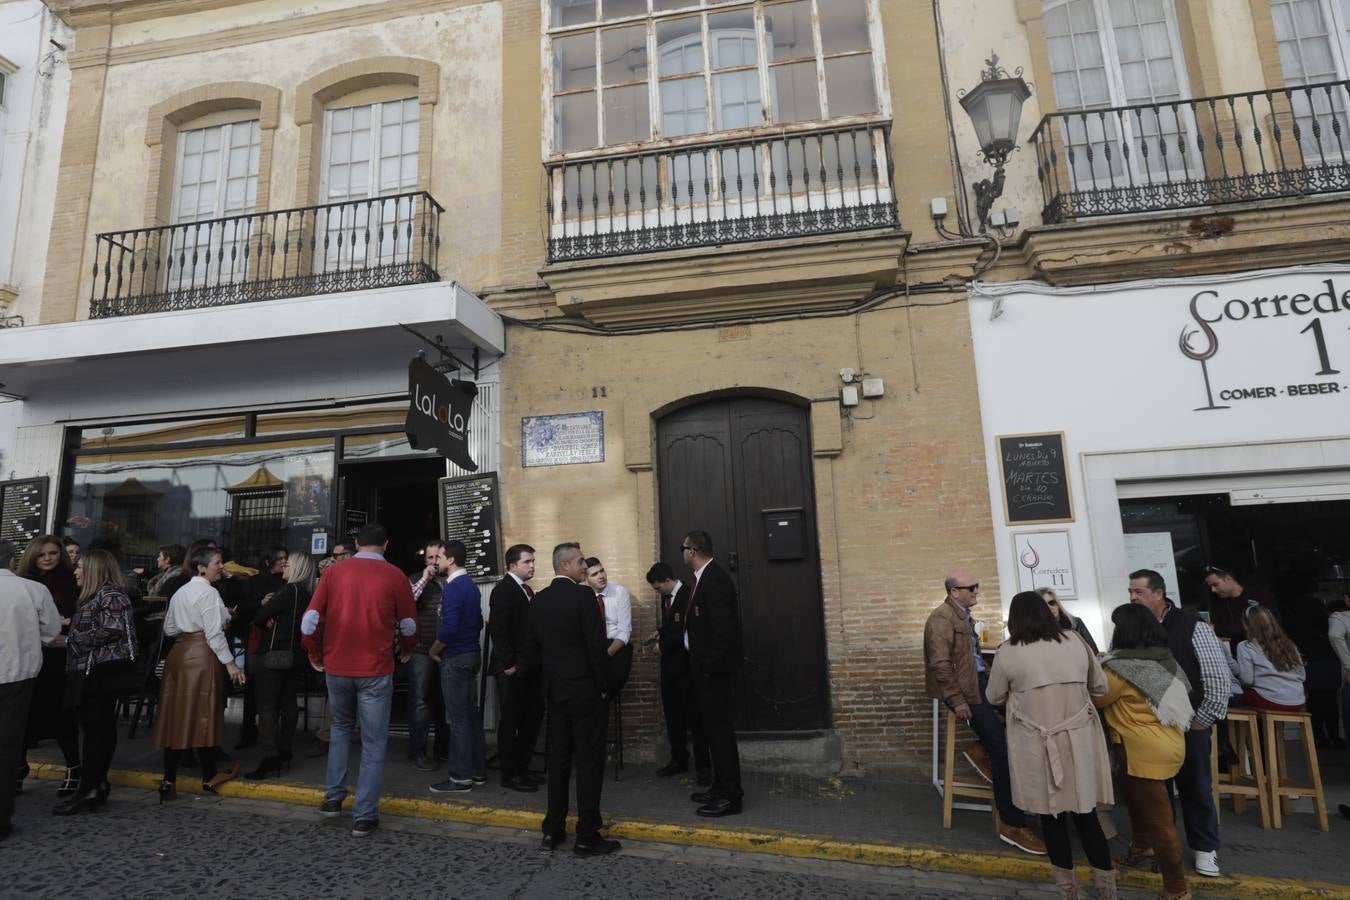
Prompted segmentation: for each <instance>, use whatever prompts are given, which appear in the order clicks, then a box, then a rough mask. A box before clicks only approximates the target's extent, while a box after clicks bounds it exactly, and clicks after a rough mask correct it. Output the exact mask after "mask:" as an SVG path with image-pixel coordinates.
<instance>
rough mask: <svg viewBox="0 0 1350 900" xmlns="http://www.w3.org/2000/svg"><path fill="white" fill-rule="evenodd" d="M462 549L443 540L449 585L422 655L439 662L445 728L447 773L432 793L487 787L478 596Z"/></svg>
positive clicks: (448, 792) (451, 542)
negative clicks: (480, 698)
mask: <svg viewBox="0 0 1350 900" xmlns="http://www.w3.org/2000/svg"><path fill="white" fill-rule="evenodd" d="M464 555H465V550H464V544H463V543H462V542H460V541H447V542H446V544H445V554H444V565H445V568H446V573H447V578H448V580H447V581H446V583H445V591H444V592H443V593H442V594H441V627H440V628H439V630H438V631H437V632H436V642H435V643H433V644H432V645H431V648H430V649H429V650H428V651H427V655H428V656H430V657H431V658H432V659H433V660H436V661H437V662H438V663H440V666H441V695H442V697H444V699H445V721H446V723H447V724H448V725H449V726H450V771H449V774H448V777H447V779H446V780H445V781H442V782H440V783H438V784H433V785H432V786H431V792H432V793H433V794H462V793H465V792H466V791H471V790H473V788H474V786H475V785H481V784H487V777H486V775H485V772H486V769H487V749H486V745H485V743H484V741H483V714H482V711H481V710H479V708H478V696H477V687H478V670H479V669H480V668H481V667H482V665H483V646H482V643H481V640H480V636H481V634H482V632H483V607H482V595H480V594H479V592H478V585H476V584H474V583H473V579H472V578H470V577H469V573H468V572H467V571H465V569H464Z"/></svg>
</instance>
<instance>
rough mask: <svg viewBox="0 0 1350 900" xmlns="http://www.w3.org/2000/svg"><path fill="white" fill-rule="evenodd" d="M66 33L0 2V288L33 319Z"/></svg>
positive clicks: (22, 1) (28, 8)
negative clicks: (0, 76) (4, 63)
mask: <svg viewBox="0 0 1350 900" xmlns="http://www.w3.org/2000/svg"><path fill="white" fill-rule="evenodd" d="M49 40H55V41H57V42H59V43H61V44H64V45H65V46H67V47H70V46H71V42H72V41H73V32H72V31H71V30H70V29H69V28H68V27H67V26H66V25H65V24H64V23H62V22H61V20H60V19H58V18H56V17H55V16H54V15H52V13H51V12H50V11H48V9H47V7H46V6H45V5H44V4H43V3H41V2H40V0H8V2H6V0H0V56H3V57H4V58H5V59H7V60H9V61H10V62H11V63H13V64H15V65H16V66H18V71H17V72H15V73H14V74H12V75H10V76H9V84H8V86H7V88H6V91H5V108H4V110H3V111H2V112H0V286H8V287H11V288H15V289H17V290H18V292H19V297H18V300H17V301H16V302H15V304H14V306H13V307H12V308H11V309H10V310H9V313H8V314H10V315H20V316H23V319H24V321H25V322H26V323H28V324H33V323H35V322H36V321H37V314H38V309H39V306H40V300H41V297H42V280H43V276H44V274H45V272H46V268H47V235H48V233H49V232H50V230H51V223H52V213H53V211H54V208H55V202H56V174H57V163H58V162H59V159H60V154H61V137H62V134H63V133H64V131H65V123H66V96H67V93H68V92H69V90H70V69H69V67H67V65H66V62H65V57H66V54H65V53H64V52H62V51H61V50H59V49H58V48H56V47H55V46H53V45H52V44H50V43H48V41H49ZM3 440H4V439H3V437H0V442H3Z"/></svg>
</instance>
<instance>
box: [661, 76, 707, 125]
mask: <svg viewBox="0 0 1350 900" xmlns="http://www.w3.org/2000/svg"><path fill="white" fill-rule="evenodd" d="M707 100H708V97H707V94H705V93H704V90H703V78H702V77H701V76H700V77H695V78H678V79H675V80H674V81H663V82H661V134H663V135H665V136H666V137H676V136H678V135H681V134H700V133H702V132H704V131H707V130H708V108H707V107H708V104H707Z"/></svg>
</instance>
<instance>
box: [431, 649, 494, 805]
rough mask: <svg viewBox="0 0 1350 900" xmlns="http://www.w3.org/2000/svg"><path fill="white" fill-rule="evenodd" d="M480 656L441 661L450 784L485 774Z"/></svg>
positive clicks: (474, 651)
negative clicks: (479, 704) (479, 701)
mask: <svg viewBox="0 0 1350 900" xmlns="http://www.w3.org/2000/svg"><path fill="white" fill-rule="evenodd" d="M482 666H483V654H482V653H480V652H479V651H477V650H472V651H470V652H468V653H460V654H458V655H456V656H447V657H444V658H443V659H442V660H441V695H442V696H443V697H444V698H445V721H446V724H448V725H449V726H450V766H449V774H450V780H451V781H468V780H469V779H470V778H473V777H475V776H479V777H481V776H482V775H483V774H484V773H485V772H486V771H487V744H486V742H485V741H484V740H483V713H482V711H481V710H479V708H478V670H479V669H481V668H482Z"/></svg>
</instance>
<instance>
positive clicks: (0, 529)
mask: <svg viewBox="0 0 1350 900" xmlns="http://www.w3.org/2000/svg"><path fill="white" fill-rule="evenodd" d="M46 530H47V479H46V478H45V477H44V478H24V479H20V480H18V481H0V540H5V541H13V542H14V543H15V544H18V546H19V549H20V550H22V549H23V547H24V545H26V544H27V543H28V542H29V541H31V540H32V539H33V538H35V537H37V536H38V535H40V534H43V533H44V532H46Z"/></svg>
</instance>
